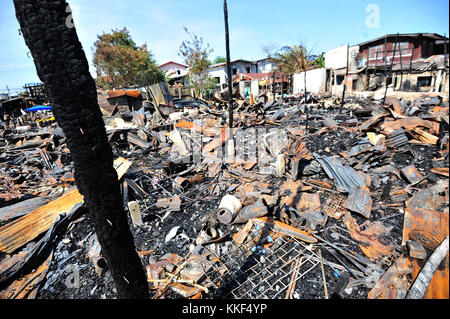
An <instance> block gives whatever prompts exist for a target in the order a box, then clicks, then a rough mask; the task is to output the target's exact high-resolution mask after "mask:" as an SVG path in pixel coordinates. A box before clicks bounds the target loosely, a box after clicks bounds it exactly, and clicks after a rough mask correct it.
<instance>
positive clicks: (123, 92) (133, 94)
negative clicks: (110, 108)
mask: <svg viewBox="0 0 450 319" xmlns="http://www.w3.org/2000/svg"><path fill="white" fill-rule="evenodd" d="M106 93H107V94H108V98H109V99H112V98H116V97H121V96H129V97H132V98H135V99H137V98H139V97H141V92H139V91H138V90H116V91H106Z"/></svg>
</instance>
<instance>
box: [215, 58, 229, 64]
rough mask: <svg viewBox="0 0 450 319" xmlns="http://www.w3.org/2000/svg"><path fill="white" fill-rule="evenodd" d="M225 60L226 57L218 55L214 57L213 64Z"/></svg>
mask: <svg viewBox="0 0 450 319" xmlns="http://www.w3.org/2000/svg"><path fill="white" fill-rule="evenodd" d="M225 62H227V58H225V57H223V56H218V57H216V58H215V59H214V62H213V63H214V64H219V63H225Z"/></svg>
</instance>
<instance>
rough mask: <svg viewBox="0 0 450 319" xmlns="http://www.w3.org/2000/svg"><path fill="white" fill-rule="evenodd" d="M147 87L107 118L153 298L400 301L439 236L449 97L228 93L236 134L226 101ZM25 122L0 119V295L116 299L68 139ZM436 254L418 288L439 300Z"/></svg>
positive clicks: (443, 273)
mask: <svg viewBox="0 0 450 319" xmlns="http://www.w3.org/2000/svg"><path fill="white" fill-rule="evenodd" d="M137 92H139V91H137ZM137 92H135V91H130V92H128V91H111V92H108V94H109V98H117V97H121V96H132V97H137V96H138V94H137ZM149 95H150V96H151V97H152V100H151V101H153V102H151V101H150V100H148V101H143V103H142V104H143V106H142V108H141V109H139V111H132V112H125V111H123V110H121V109H119V108H112V106H109V107H108V110H107V111H105V112H104V115H105V116H104V121H105V127H106V129H107V132H108V138H109V141H110V143H111V145H112V147H113V152H114V154H115V156H116V158H117V160H116V161H115V168H116V170H117V173H118V178H119V180H120V181H121V183H122V195H123V205H124V207H125V209H126V211H127V212H128V213H129V224H130V228H131V230H132V232H133V235H134V238H135V243H136V247H137V249H138V253H139V255H140V257H141V260H142V263H143V265H144V267H145V268H146V269H147V275H148V281H149V287H150V290H151V293H152V297H153V298H191V299H199V298H205V299H209V298H249V299H254V298H286V299H292V298H295V299H299V298H309V299H311V298H357V299H366V298H406V297H407V296H408V297H409V296H411V294H409V293H408V292H409V289H410V288H411V287H415V285H416V284H415V280H416V278H422V276H423V275H422V271H423V269H424V267H425V265H427V263H428V261H429V260H430V258H431V256H432V254H433V252H434V251H435V250H436V249H437V248H438V246H439V245H440V244H441V243H442V242H443V241H444V240H445V238H446V237H447V238H448V212H449V205H448V192H449V190H448V177H449V174H448V169H449V163H448V151H449V146H448V145H449V138H448V110H449V108H448V102H445V101H443V100H442V99H435V98H431V99H416V100H414V101H409V102H408V103H406V101H405V100H404V99H395V98H393V97H389V98H388V99H386V104H385V105H382V104H381V103H380V102H379V101H372V100H369V99H364V98H353V97H351V98H348V101H346V103H345V106H344V107H341V106H340V105H339V104H336V101H335V100H334V99H333V98H327V97H321V96H315V97H311V98H310V99H309V101H312V103H309V104H305V101H306V100H307V99H305V98H302V97H300V98H292V97H291V98H289V99H279V100H276V101H265V100H264V99H259V98H256V99H255V98H252V97H251V100H252V101H250V102H249V101H248V100H243V99H237V98H236V99H235V111H234V116H233V118H234V123H233V130H232V131H230V129H229V128H228V126H227V125H226V121H225V119H226V118H227V115H228V113H227V112H228V110H227V105H226V102H225V101H223V99H218V98H216V99H215V100H214V101H206V100H201V99H192V98H183V99H180V98H176V97H173V96H171V95H170V93H169V91H168V90H167V87H166V86H165V85H161V84H159V85H154V86H152V87H151V89H150V93H149ZM150 104H152V108H151V111H149V108H148V106H149V105H150ZM38 112H50V113H51V110H41V111H38ZM50 113H48V114H47V113H45V114H47V115H46V116H51V114H50ZM21 116H22V117H23V118H22V120H21V121H20V123H19V122H18V124H17V126H8V127H6V128H1V129H0V163H1V164H0V176H1V182H0V183H1V184H0V188H1V192H0V289H2V290H0V296H1V298H67V297H70V298H114V288H113V284H112V278H111V275H110V274H109V272H108V267H107V265H106V264H105V261H104V260H103V258H102V257H101V250H100V247H99V245H98V241H96V237H95V232H94V229H93V226H92V224H91V223H90V221H89V217H88V215H86V214H85V209H84V206H83V198H82V196H81V195H80V194H79V193H78V191H77V190H76V188H75V187H74V186H75V180H74V178H73V165H72V163H71V158H70V153H69V152H68V150H67V148H66V146H65V137H64V134H63V133H62V132H61V130H60V129H59V128H58V127H57V124H56V123H54V122H46V123H36V117H32V116H31V115H30V114H26V115H21ZM41 117H42V116H41ZM446 119H447V120H446ZM23 124H25V125H23ZM25 127H26V128H25ZM230 136H233V137H234V139H235V152H232V153H235V154H234V155H235V156H234V157H233V156H232V155H233V154H229V152H228V144H227V141H228V139H229V137H230ZM447 240H448V239H447ZM447 248H448V244H447ZM441 255H442V254H441ZM441 257H442V256H441ZM442 258H443V261H442V262H440V264H439V265H438V266H439V267H437V266H436V268H437V270H436V271H433V273H432V274H431V275H430V274H428V275H427V276H428V277H427V280H428V281H429V285H427V287H426V288H427V289H428V290H427V289H425V290H424V289H423V287H422V288H421V289H422V290H421V291H422V292H423V295H424V296H425V298H448V251H447V255H446V256H443V257H442ZM426 267H428V266H426ZM73 274H77V275H76V276H75V275H73ZM71 276H72V277H71ZM74 276H75V277H74ZM430 276H431V277H430ZM68 278H69V279H70V278H71V279H74V278H75V279H76V280H74V281H70V280H69V279H68ZM77 280H78V281H77ZM445 280H447V282H446V283H445Z"/></svg>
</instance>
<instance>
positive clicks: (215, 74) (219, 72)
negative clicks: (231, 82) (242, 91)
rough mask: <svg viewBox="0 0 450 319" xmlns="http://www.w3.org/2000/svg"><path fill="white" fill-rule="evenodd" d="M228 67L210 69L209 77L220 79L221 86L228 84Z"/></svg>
mask: <svg viewBox="0 0 450 319" xmlns="http://www.w3.org/2000/svg"><path fill="white" fill-rule="evenodd" d="M226 74H227V73H226V67H225V66H221V67H215V68H210V69H209V70H208V75H209V76H210V77H211V78H219V79H220V81H219V84H226V82H227V76H226Z"/></svg>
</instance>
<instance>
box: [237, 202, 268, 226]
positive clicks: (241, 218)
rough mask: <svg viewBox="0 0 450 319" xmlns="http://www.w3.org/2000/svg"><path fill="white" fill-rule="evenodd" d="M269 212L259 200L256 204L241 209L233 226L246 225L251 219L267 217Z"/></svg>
mask: <svg viewBox="0 0 450 319" xmlns="http://www.w3.org/2000/svg"><path fill="white" fill-rule="evenodd" d="M267 213H268V210H267V207H266V205H264V203H263V202H262V200H258V201H257V202H256V203H255V204H252V205H248V206H246V207H244V208H243V209H241V210H240V211H239V213H238V214H237V216H236V218H235V219H234V221H233V224H244V223H246V222H247V221H249V220H250V219H253V218H258V217H263V216H265V215H267Z"/></svg>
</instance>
